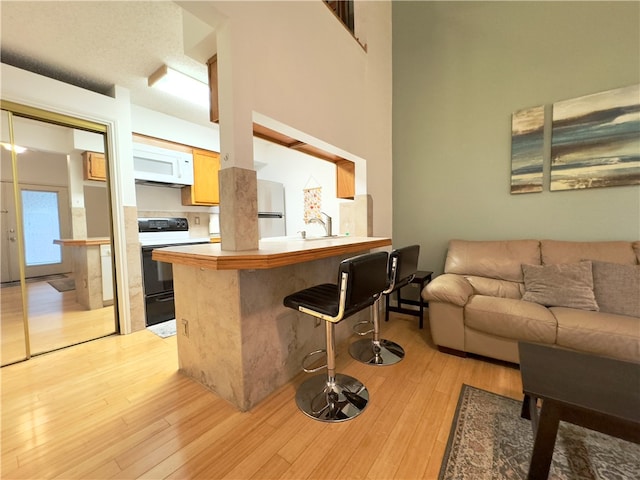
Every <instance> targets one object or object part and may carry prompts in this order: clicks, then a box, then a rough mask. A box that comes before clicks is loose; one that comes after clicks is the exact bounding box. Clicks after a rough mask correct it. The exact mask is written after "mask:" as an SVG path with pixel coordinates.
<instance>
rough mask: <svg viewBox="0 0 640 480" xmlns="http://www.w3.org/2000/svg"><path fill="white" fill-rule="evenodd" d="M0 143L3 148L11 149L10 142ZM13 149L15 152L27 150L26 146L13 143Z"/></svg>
mask: <svg viewBox="0 0 640 480" xmlns="http://www.w3.org/2000/svg"><path fill="white" fill-rule="evenodd" d="M0 145H2V147H3V148H4V149H5V150H9V151H11V144H10V143H4V142H1V143H0ZM13 151H14V152H16V153H24V152H26V151H27V149H26V147H21V146H20V145H14V146H13Z"/></svg>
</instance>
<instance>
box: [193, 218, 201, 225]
mask: <svg viewBox="0 0 640 480" xmlns="http://www.w3.org/2000/svg"><path fill="white" fill-rule="evenodd" d="M193 221H194V223H195V224H196V225H200V217H195V218H194V219H193Z"/></svg>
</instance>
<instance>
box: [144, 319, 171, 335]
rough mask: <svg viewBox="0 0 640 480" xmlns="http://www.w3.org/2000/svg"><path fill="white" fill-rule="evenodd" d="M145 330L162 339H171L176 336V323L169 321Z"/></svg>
mask: <svg viewBox="0 0 640 480" xmlns="http://www.w3.org/2000/svg"><path fill="white" fill-rule="evenodd" d="M147 330H151V331H152V332H153V333H155V334H156V335H158V336H159V337H162V338H167V337H171V336H173V335H175V334H176V321H175V319H174V320H169V321H166V322H163V323H157V324H155V325H151V326H149V327H147Z"/></svg>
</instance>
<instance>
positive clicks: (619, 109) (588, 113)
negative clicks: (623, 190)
mask: <svg viewBox="0 0 640 480" xmlns="http://www.w3.org/2000/svg"><path fill="white" fill-rule="evenodd" d="M551 135H552V136H551V187H550V188H551V190H572V189H582V188H596V187H615V186H621V185H640V85H632V86H629V87H624V88H618V89H615V90H608V91H606V92H600V93H596V94H593V95H586V96H584V97H579V98H574V99H572V100H566V101H562V102H557V103H555V104H554V105H553V120H552V133H551Z"/></svg>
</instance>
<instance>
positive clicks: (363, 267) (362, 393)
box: [283, 252, 388, 422]
mask: <svg viewBox="0 0 640 480" xmlns="http://www.w3.org/2000/svg"><path fill="white" fill-rule="evenodd" d="M387 257H388V255H387V252H377V253H367V254H364V255H358V256H356V257H352V258H348V259H345V260H343V261H342V262H341V263H340V267H339V270H338V284H337V285H336V284H333V283H324V284H321V285H316V286H313V287H309V288H306V289H304V290H300V291H299V292H296V293H293V294H291V295H288V296H287V297H285V298H284V301H283V303H284V306H285V307H289V308H292V309H294V310H298V311H300V312H302V313H306V314H308V315H311V316H312V317H315V318H321V319H322V320H324V321H325V333H326V350H316V351H314V352H311V353H309V354H308V355H307V356H306V357H305V358H304V359H303V361H302V368H303V370H304V371H305V372H307V373H313V372H317V371H318V370H321V369H323V368H325V367H326V368H327V375H326V376H325V375H316V376H313V377H311V378H310V379H308V380H306V381H305V382H304V383H302V385H300V387H299V388H298V391H297V392H296V403H297V405H298V408H300V410H302V411H303V412H304V413H305V414H306V415H308V416H309V417H311V418H314V419H316V420H321V421H324V422H342V421H345V420H349V419H351V418H354V417H356V416H357V415H359V414H360V413H361V412H362V411H363V410H364V409H365V407H366V406H367V403H368V402H369V391H368V390H367V388H366V387H365V386H364V385H363V384H362V382H360V381H359V380H357V379H356V378H353V377H351V376H348V375H343V374H339V373H338V374H336V371H335V334H334V331H335V330H334V329H335V324H336V323H338V322H340V321H341V320H343V319H345V318H347V317H349V316H351V315H353V314H355V313H357V312H359V311H360V310H363V309H365V308H367V307H369V306H371V305H373V304H374V302H375V301H376V300H377V299H378V298H380V296H381V295H382V291H383V290H384V289H385V288H386V287H387ZM323 352H326V357H327V364H326V365H322V366H320V367H317V368H308V367H307V366H306V365H305V362H306V361H308V360H309V359H311V358H313V357H314V356H315V355H317V354H320V353H323Z"/></svg>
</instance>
